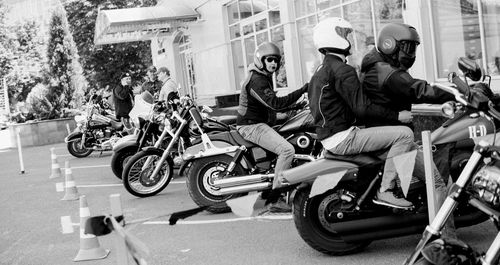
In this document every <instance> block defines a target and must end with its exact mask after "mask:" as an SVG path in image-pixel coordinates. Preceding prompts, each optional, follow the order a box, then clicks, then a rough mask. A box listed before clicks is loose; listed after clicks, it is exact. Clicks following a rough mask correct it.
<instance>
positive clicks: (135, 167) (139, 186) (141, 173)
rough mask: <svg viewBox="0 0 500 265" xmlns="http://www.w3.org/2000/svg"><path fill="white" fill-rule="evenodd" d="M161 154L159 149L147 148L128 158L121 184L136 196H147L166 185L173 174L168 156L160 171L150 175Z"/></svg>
mask: <svg viewBox="0 0 500 265" xmlns="http://www.w3.org/2000/svg"><path fill="white" fill-rule="evenodd" d="M162 155H163V150H161V149H148V150H144V151H140V152H139V153H137V154H135V155H134V156H132V157H131V158H130V160H129V161H128V162H127V164H126V165H125V168H124V169H123V174H122V180H123V185H124V186H125V189H127V191H128V192H130V194H132V195H134V196H137V197H149V196H153V195H156V194H158V193H159V192H161V191H162V190H163V189H165V188H166V187H167V185H168V183H170V180H171V179H172V176H173V175H174V171H173V162H172V158H171V157H170V156H168V157H167V159H166V160H165V162H164V163H163V164H162V166H161V168H160V172H159V173H158V174H156V176H155V177H154V178H152V177H151V176H152V174H153V171H154V170H155V167H156V165H157V164H158V162H159V160H160V158H161V156H162Z"/></svg>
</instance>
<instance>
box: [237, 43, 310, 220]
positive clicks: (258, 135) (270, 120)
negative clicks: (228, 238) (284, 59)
mask: <svg viewBox="0 0 500 265" xmlns="http://www.w3.org/2000/svg"><path fill="white" fill-rule="evenodd" d="M253 59H254V60H253V63H252V64H251V65H250V66H249V69H248V71H249V73H248V76H247V79H246V80H245V82H244V84H243V85H242V88H241V93H240V100H239V106H238V116H237V120H236V125H237V129H238V132H239V133H240V134H241V136H242V137H243V138H244V139H245V140H247V141H250V142H253V143H255V144H257V145H259V146H262V147H263V148H265V149H267V150H269V151H271V152H273V153H275V154H277V155H278V160H277V161H276V166H275V168H274V173H275V177H274V180H273V189H274V188H276V187H279V186H280V178H279V177H278V176H281V172H282V171H283V170H285V169H287V168H289V167H290V164H291V163H292V159H293V156H294V154H295V150H294V147H293V146H292V144H290V143H289V142H288V141H287V140H286V139H285V138H283V137H282V136H281V135H279V134H278V133H277V132H276V131H275V130H274V129H273V128H271V126H273V125H274V124H275V122H276V112H277V111H282V110H286V109H287V108H290V107H293V104H294V102H295V101H297V99H299V98H300V96H302V94H304V93H305V92H307V85H306V86H303V87H302V88H300V89H298V90H295V91H293V92H292V93H290V94H288V95H286V96H282V97H278V96H277V95H276V92H275V91H274V89H273V73H274V72H276V71H278V69H279V67H280V64H281V53H280V50H279V48H278V47H277V46H276V45H275V44H273V43H271V42H264V43H262V44H260V45H259V46H258V47H257V49H256V50H255V53H254V58H253ZM282 204H283V203H282ZM281 206H282V207H280V208H285V209H286V210H287V211H289V210H290V208H289V207H287V206H285V205H281ZM278 207H279V206H277V207H276V208H278ZM271 210H272V206H271Z"/></svg>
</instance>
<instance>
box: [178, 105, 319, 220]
mask: <svg viewBox="0 0 500 265" xmlns="http://www.w3.org/2000/svg"><path fill="white" fill-rule="evenodd" d="M290 116H291V118H289V119H288V120H286V121H285V122H284V123H283V124H281V125H277V126H276V127H275V130H276V131H277V132H278V133H279V134H280V135H282V136H283V137H284V138H285V139H287V140H288V142H290V143H291V144H292V145H293V146H294V148H295V156H294V159H293V161H292V167H295V166H298V165H301V164H303V163H307V162H310V161H313V160H314V159H315V158H316V156H317V155H318V154H319V153H320V152H321V149H322V146H321V143H320V142H319V141H317V140H316V134H315V128H314V125H313V120H312V119H313V118H312V116H311V114H310V110H309V109H308V108H303V109H301V110H299V111H298V112H297V113H296V114H295V115H290ZM202 140H203V143H200V144H198V145H196V146H192V147H190V148H188V149H187V150H186V152H185V154H184V156H183V159H184V160H185V161H186V162H185V164H184V165H183V167H181V170H180V173H179V174H183V171H184V170H185V168H186V167H188V168H189V170H188V172H187V180H186V181H187V186H188V191H189V195H190V196H191V198H192V199H193V201H194V202H195V203H196V204H197V205H199V206H209V207H208V209H207V210H208V211H210V212H213V213H220V212H226V211H228V210H229V208H228V206H227V205H226V203H225V202H226V201H227V200H228V199H231V198H234V197H237V196H241V195H243V194H245V193H247V192H249V191H254V190H263V189H266V188H270V187H271V182H265V180H272V178H273V176H274V165H275V164H276V159H277V156H276V154H274V153H272V152H269V151H267V150H266V149H264V148H262V147H260V146H258V145H256V144H254V143H251V142H248V141H246V140H245V139H243V137H242V136H241V135H240V134H239V133H238V131H236V130H231V131H227V132H223V133H219V134H213V135H210V136H209V137H207V138H205V139H203V138H202ZM246 175H249V176H246ZM234 177H237V179H238V181H237V182H234V183H231V186H233V187H230V185H227V186H225V185H224V184H222V185H216V183H217V181H220V180H223V179H224V180H228V181H230V180H231V179H233V178H234ZM254 179H260V180H262V181H263V182H260V183H257V184H252V183H251V182H252V181H253V180H254ZM247 183H248V185H245V184H247Z"/></svg>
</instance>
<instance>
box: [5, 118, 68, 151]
mask: <svg viewBox="0 0 500 265" xmlns="http://www.w3.org/2000/svg"><path fill="white" fill-rule="evenodd" d="M66 124H68V125H69V127H70V129H71V130H73V128H75V127H76V123H75V120H74V119H73V118H64V119H57V120H45V121H38V122H27V123H17V124H10V125H9V131H10V146H11V147H17V139H16V130H17V129H18V128H19V130H20V133H19V136H20V138H21V146H23V147H26V146H39V145H46V144H54V143H62V142H64V137H66V136H67V135H68V129H67V127H66Z"/></svg>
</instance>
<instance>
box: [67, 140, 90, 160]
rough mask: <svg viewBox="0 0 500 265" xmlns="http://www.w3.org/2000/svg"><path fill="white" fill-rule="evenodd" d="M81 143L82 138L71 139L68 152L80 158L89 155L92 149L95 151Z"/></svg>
mask: <svg viewBox="0 0 500 265" xmlns="http://www.w3.org/2000/svg"><path fill="white" fill-rule="evenodd" d="M81 144H82V138H78V139H73V140H71V142H69V143H68V144H67V145H66V147H67V148H68V152H69V153H70V154H71V155H72V156H74V157H78V158H82V157H87V156H89V155H90V154H91V153H92V151H94V150H92V148H86V147H85V146H84V147H83V148H82V147H81Z"/></svg>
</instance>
